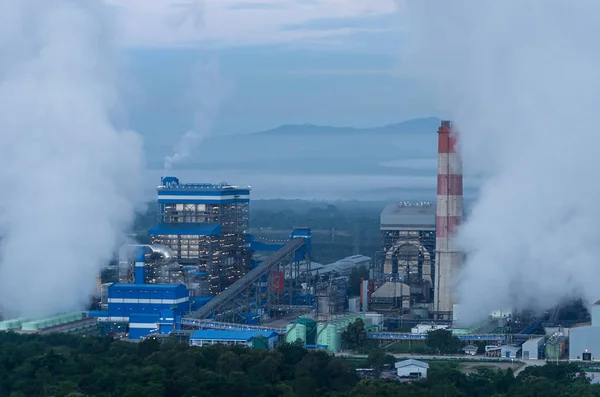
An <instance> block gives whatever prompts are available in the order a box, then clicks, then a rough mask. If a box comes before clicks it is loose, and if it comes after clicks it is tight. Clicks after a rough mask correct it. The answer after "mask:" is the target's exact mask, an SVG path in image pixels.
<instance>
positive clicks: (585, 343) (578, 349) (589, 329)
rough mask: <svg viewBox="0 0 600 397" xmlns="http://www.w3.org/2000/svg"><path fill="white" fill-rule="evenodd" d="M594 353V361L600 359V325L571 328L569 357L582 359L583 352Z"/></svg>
mask: <svg viewBox="0 0 600 397" xmlns="http://www.w3.org/2000/svg"><path fill="white" fill-rule="evenodd" d="M584 352H588V353H591V355H592V361H600V327H594V326H585V327H575V328H571V330H570V332H569V359H570V360H581V359H582V358H583V353H584Z"/></svg>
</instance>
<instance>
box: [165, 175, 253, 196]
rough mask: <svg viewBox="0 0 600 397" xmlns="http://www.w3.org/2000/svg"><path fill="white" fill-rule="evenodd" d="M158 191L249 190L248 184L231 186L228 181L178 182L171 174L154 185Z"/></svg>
mask: <svg viewBox="0 0 600 397" xmlns="http://www.w3.org/2000/svg"><path fill="white" fill-rule="evenodd" d="M156 189H157V190H158V191H171V192H174V191H188V192H190V191H194V190H199V191H205V192H210V191H213V192H218V191H223V190H225V191H231V190H245V191H249V190H250V186H233V185H230V184H228V183H220V184H214V183H180V182H179V179H178V178H175V177H173V176H166V177H164V178H161V184H160V185H158V186H157V187H156Z"/></svg>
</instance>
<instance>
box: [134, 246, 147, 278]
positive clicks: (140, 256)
mask: <svg viewBox="0 0 600 397" xmlns="http://www.w3.org/2000/svg"><path fill="white" fill-rule="evenodd" d="M144 254H145V247H144V246H140V247H135V284H144V283H145V281H146V280H145V279H146V277H145V266H146V259H145V257H144V256H145V255H144Z"/></svg>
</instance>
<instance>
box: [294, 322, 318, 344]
mask: <svg viewBox="0 0 600 397" xmlns="http://www.w3.org/2000/svg"><path fill="white" fill-rule="evenodd" d="M293 322H294V323H296V324H298V325H304V327H305V330H306V331H305V332H306V336H305V339H304V340H305V343H306V344H307V345H314V344H316V343H317V322H316V321H315V320H313V319H312V318H304V317H302V318H298V319H296V320H294V321H293Z"/></svg>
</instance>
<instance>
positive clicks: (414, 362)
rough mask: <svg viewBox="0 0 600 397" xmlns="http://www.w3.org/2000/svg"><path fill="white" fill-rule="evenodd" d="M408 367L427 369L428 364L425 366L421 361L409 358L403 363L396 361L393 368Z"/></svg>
mask: <svg viewBox="0 0 600 397" xmlns="http://www.w3.org/2000/svg"><path fill="white" fill-rule="evenodd" d="M408 365H414V366H416V367H421V368H429V364H427V363H425V362H423V361H419V360H415V359H413V358H409V359H408V360H404V361H398V362H397V363H396V364H395V365H394V366H395V367H396V368H402V367H406V366H408Z"/></svg>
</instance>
